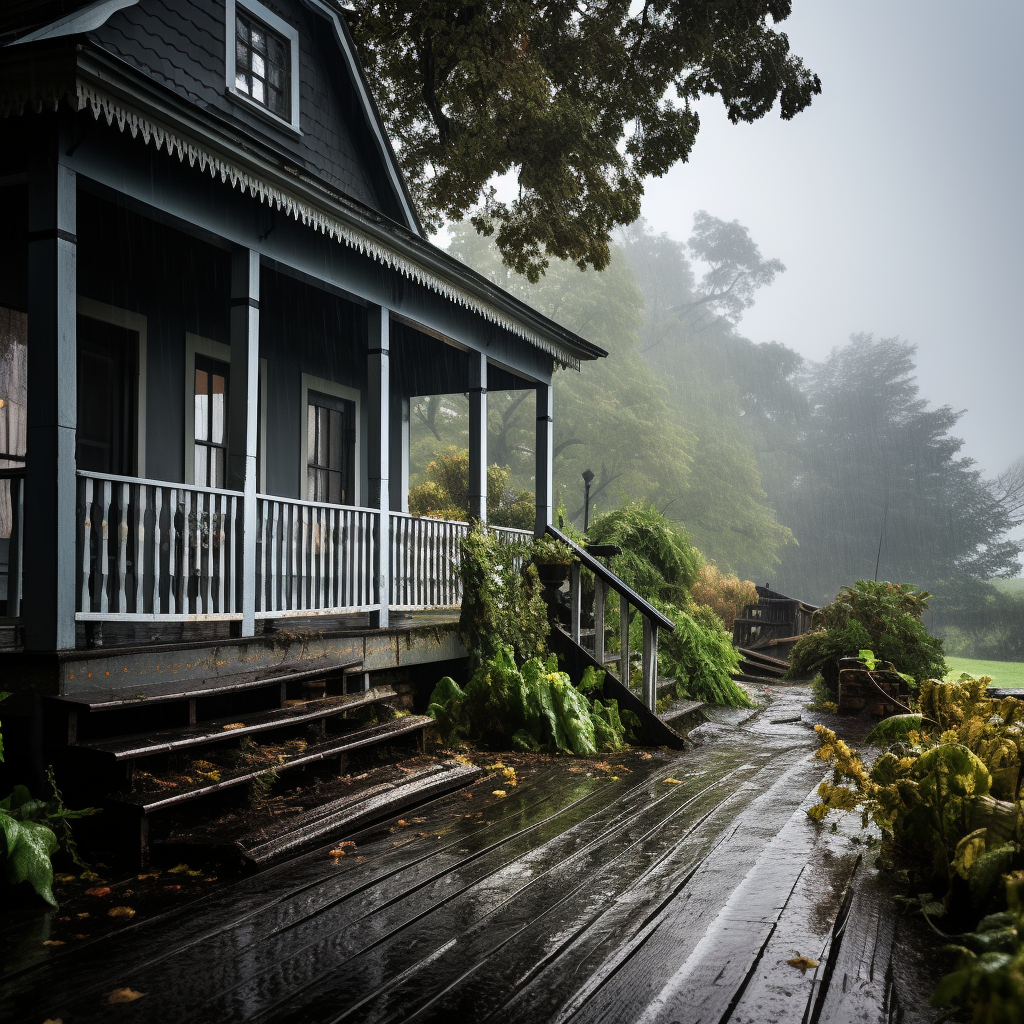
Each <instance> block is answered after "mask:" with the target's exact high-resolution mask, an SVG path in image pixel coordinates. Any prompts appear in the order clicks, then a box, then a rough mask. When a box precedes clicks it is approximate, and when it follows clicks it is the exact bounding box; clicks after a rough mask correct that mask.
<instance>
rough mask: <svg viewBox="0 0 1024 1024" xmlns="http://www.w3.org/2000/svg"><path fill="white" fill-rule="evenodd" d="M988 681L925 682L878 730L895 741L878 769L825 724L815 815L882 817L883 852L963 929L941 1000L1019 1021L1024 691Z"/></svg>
mask: <svg viewBox="0 0 1024 1024" xmlns="http://www.w3.org/2000/svg"><path fill="white" fill-rule="evenodd" d="M990 681H991V680H990V679H988V677H981V678H980V679H976V678H973V677H970V676H961V678H960V679H959V680H957V681H955V682H944V681H941V680H936V679H929V680H925V681H924V682H922V684H921V691H920V713H919V714H918V713H915V714H911V715H900V716H896V717H894V718H891V719H887V720H886V721H885V722H882V723H881V724H880V725H879V726H877V727H876V728H875V729H874V730H873V731H872V733H871V734H870V735H869V737H868V739H869V740H870V741H872V742H874V743H877V744H880V745H882V744H887V747H886V749H885V750H884V752H883V753H882V754H881V755H880V756H879V757H878V759H877V760H876V761H875V763H874V765H873V766H872V768H871V770H870V771H868V770H867V769H866V768H865V767H864V764H863V762H862V761H861V759H860V757H859V756H858V755H857V754H856V752H855V751H853V750H852V749H851V748H850V747H849V746H848V745H847V744H846V743H844V742H843V741H842V740H840V739H839V738H838V737H837V736H836V735H835V733H833V732H831V731H829V730H827V729H825V728H824V727H822V726H818V727H817V731H818V734H819V737H820V740H821V747H820V749H819V750H818V752H817V755H816V756H817V757H819V758H820V759H822V760H825V761H829V762H831V763H832V765H833V771H832V778H831V780H828V779H826V780H825V781H823V782H822V783H821V785H820V786H819V788H818V795H819V796H820V797H821V803H819V804H817V805H816V806H814V807H812V808H811V809H810V811H808V814H810V816H811V817H812V818H814V819H816V820H819V821H820V820H822V819H823V818H824V817H826V816H827V815H828V814H829V812H830V811H831V810H832V809H839V810H854V809H855V808H858V807H859V808H861V809H862V812H863V814H864V817H865V819H867V818H870V819H872V820H874V822H875V823H876V825H878V827H879V828H880V829H881V832H882V836H883V860H884V862H887V863H889V864H890V865H891V866H893V867H895V868H898V869H899V871H900V877H902V878H905V879H906V880H907V881H908V883H909V884H910V886H911V887H912V889H913V890H914V891H915V892H918V893H921V894H922V895H919V897H918V899H917V903H918V904H919V905H920V906H921V907H922V909H924V910H925V912H927V913H928V914H929V916H941V917H942V918H943V920H944V922H946V921H948V922H949V924H945V923H944V927H949V925H952V926H953V927H954V928H963V929H964V931H965V934H963V935H961V936H959V939H958V945H956V946H954V947H951V948H952V949H953V950H954V951H955V952H957V953H958V954H959V963H958V965H957V968H956V970H955V971H953V972H952V973H951V974H949V975H947V976H946V977H945V978H943V979H942V981H941V982H940V984H939V986H938V988H937V989H936V991H935V993H934V995H933V997H932V1001H933V1003H934V1004H935V1005H937V1006H948V1007H951V1008H952V1009H954V1010H957V1011H962V1012H966V1013H970V1014H972V1015H973V1019H974V1020H975V1021H991V1022H999V1024H1003V1022H1006V1024H1009V1022H1011V1021H1014V1022H1015V1021H1018V1020H1021V1019H1022V1017H1024V943H1022V936H1024V930H1022V927H1021V925H1022V920H1024V919H1022V911H1024V905H1022V896H1024V853H1022V850H1024V801H1022V800H1021V782H1022V777H1024V701H1021V700H1018V699H1016V698H1012V697H1009V698H1003V699H995V698H992V697H989V696H988V694H987V692H986V691H987V686H988V683H989V682H990ZM933 894H937V896H936V895H933Z"/></svg>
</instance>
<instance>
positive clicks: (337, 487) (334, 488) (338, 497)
mask: <svg viewBox="0 0 1024 1024" xmlns="http://www.w3.org/2000/svg"><path fill="white" fill-rule="evenodd" d="M328 476H329V478H330V489H331V494H330V497H329V498H328V499H327V500H328V501H329V502H331V504H332V505H341V504H343V503H344V501H345V495H344V493H343V492H342V489H341V474H340V473H330V474H328Z"/></svg>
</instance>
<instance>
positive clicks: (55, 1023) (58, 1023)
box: [43, 1017, 64, 1024]
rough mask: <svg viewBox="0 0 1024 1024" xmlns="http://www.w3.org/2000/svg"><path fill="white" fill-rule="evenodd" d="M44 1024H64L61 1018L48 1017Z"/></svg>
mask: <svg viewBox="0 0 1024 1024" xmlns="http://www.w3.org/2000/svg"><path fill="white" fill-rule="evenodd" d="M43 1024H64V1021H62V1020H61V1019H60V1017H47V1018H46V1020H44V1021H43Z"/></svg>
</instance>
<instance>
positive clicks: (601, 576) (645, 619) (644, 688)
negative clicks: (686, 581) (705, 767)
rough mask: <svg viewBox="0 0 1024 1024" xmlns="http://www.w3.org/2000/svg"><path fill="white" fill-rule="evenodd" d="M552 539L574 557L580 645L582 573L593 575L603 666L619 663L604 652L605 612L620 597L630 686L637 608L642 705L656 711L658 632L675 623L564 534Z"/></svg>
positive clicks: (572, 619)
mask: <svg viewBox="0 0 1024 1024" xmlns="http://www.w3.org/2000/svg"><path fill="white" fill-rule="evenodd" d="M547 533H548V535H549V536H551V537H554V538H555V539H556V540H560V541H561V542H562V543H563V544H566V545H567V546H568V547H569V549H570V551H571V552H572V554H573V556H574V561H573V563H572V566H571V569H570V576H569V632H570V636H571V637H572V639H573V641H574V642H575V643H576V644H577V645H579V646H581V647H582V646H583V645H582V644H581V643H580V635H581V634H580V618H581V607H580V605H581V597H582V587H581V585H580V579H581V570H582V569H589V570H590V572H592V573H593V574H594V659H595V660H596V661H597V662H598V663H599V664H601V665H606V664H607V663H608V662H610V661H614V660H616V658H615V657H609V656H608V652H607V651H606V650H605V640H606V636H605V634H606V624H605V612H606V609H607V605H608V593H609V591H614V592H615V593H616V594H618V595H619V655H618V659H617V660H618V662H619V678H620V680H621V682H622V684H623V685H624V686H629V665H630V660H629V659H630V650H629V620H630V608H635V609H636V611H637V613H638V614H639V615H640V618H641V621H642V623H643V643H642V649H641V653H640V678H641V692H642V694H643V702H644V704H645V705H646V706H647V708H648V709H649V710H650V711H652V712H653V711H655V708H656V704H657V692H658V631H659V630H661V629H666V630H668V631H669V632H672V630H674V629H675V623H674V622H673V621H672V620H671V619H670V618H669V617H668V616H667V615H663V614H662V613H661V612H659V611H658V609H657V608H655V607H654V605H652V604H651V603H650V602H649V601H647V600H645V599H644V598H642V597H641V596H640V595H639V594H638V593H637V592H636V591H635V590H633V589H632V587H630V586H628V585H627V584H626V583H624V582H623V581H622V580H621V579H620V578H619V577H618V576H616V575H615V573H613V572H612V571H611V569H609V568H608V566H606V565H605V564H604V563H603V562H599V561H598V560H597V559H596V558H595V557H594V556H593V555H591V554H590V553H589V552H587V551H586V550H585V549H583V548H581V547H580V546H579V545H578V544H576V543H574V542H573V541H571V540H570V539H569V538H568V537H567V536H566V535H565V534H564V533H562V531H561V530H559V529H557V527H554V526H548V528H547Z"/></svg>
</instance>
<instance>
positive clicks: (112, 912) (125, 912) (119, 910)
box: [107, 907, 135, 917]
mask: <svg viewBox="0 0 1024 1024" xmlns="http://www.w3.org/2000/svg"><path fill="white" fill-rule="evenodd" d="M107 916H108V917H134V916H135V911H134V910H132V908H131V907H111V908H110V909H109V910H108V911H107Z"/></svg>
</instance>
